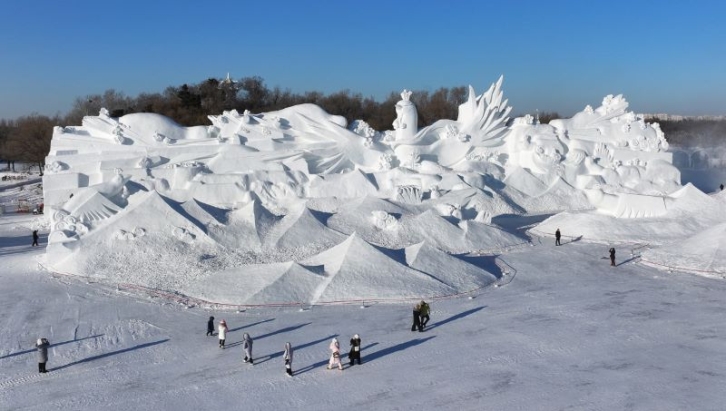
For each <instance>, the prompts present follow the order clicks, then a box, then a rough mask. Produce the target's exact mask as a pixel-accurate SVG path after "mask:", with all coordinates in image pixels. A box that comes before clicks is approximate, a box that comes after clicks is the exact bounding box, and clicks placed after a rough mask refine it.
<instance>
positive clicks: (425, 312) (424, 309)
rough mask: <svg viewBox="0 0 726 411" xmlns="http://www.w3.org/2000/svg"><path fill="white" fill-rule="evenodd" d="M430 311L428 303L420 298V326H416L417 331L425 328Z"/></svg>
mask: <svg viewBox="0 0 726 411" xmlns="http://www.w3.org/2000/svg"><path fill="white" fill-rule="evenodd" d="M430 311H431V308H430V307H429V305H428V303H426V301H424V300H421V311H420V317H421V326H420V327H419V328H418V330H419V331H423V330H424V329H425V328H426V324H428V323H429V319H430V317H429V312H430Z"/></svg>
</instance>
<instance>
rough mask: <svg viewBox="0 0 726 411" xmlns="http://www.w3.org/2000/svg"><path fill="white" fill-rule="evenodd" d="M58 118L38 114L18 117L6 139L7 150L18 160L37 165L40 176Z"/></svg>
mask: <svg viewBox="0 0 726 411" xmlns="http://www.w3.org/2000/svg"><path fill="white" fill-rule="evenodd" d="M59 122H60V119H59V118H57V117H56V118H50V117H47V116H41V115H38V114H31V115H29V116H26V117H20V118H19V119H17V120H16V122H15V127H14V128H13V129H12V130H11V132H10V136H9V139H8V145H9V149H10V151H11V152H12V153H15V154H16V155H17V156H18V157H17V158H18V160H22V161H27V162H29V163H33V164H36V165H38V167H39V168H40V175H43V169H44V168H45V157H46V156H47V155H48V152H49V151H50V140H51V138H52V137H53V126H55V125H57V124H59Z"/></svg>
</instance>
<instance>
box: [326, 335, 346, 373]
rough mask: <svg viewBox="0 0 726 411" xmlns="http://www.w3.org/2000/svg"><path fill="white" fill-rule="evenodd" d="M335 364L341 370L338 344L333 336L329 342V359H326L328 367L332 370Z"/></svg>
mask: <svg viewBox="0 0 726 411" xmlns="http://www.w3.org/2000/svg"><path fill="white" fill-rule="evenodd" d="M335 365H337V366H338V369H339V370H341V371H342V370H343V364H342V363H341V362H340V344H339V343H338V339H337V338H333V340H332V341H331V342H330V361H328V369H329V370H332V369H333V367H334V366H335Z"/></svg>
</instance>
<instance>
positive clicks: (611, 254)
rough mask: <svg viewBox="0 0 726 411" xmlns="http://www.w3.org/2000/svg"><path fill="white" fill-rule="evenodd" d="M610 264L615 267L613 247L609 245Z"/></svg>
mask: <svg viewBox="0 0 726 411" xmlns="http://www.w3.org/2000/svg"><path fill="white" fill-rule="evenodd" d="M610 265H611V266H613V267H615V249H614V248H612V247H610Z"/></svg>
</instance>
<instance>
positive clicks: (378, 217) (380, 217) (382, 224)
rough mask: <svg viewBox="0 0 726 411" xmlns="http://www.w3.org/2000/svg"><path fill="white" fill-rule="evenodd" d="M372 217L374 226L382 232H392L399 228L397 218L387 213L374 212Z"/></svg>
mask: <svg viewBox="0 0 726 411" xmlns="http://www.w3.org/2000/svg"><path fill="white" fill-rule="evenodd" d="M371 215H372V218H373V225H375V226H376V227H377V228H378V229H380V230H392V229H395V228H397V227H398V226H399V224H398V220H396V217H394V216H393V215H391V214H389V213H387V212H385V211H381V210H376V211H372V212H371Z"/></svg>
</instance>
